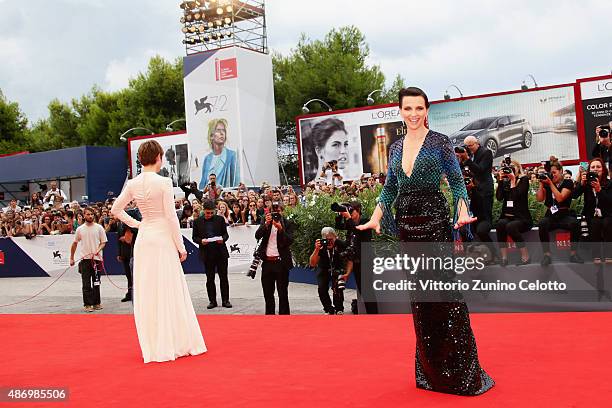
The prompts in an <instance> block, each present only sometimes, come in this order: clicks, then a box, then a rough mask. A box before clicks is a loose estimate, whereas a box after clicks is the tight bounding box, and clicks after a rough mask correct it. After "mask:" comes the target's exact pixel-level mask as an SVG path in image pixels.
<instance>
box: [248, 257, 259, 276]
mask: <svg viewBox="0 0 612 408" xmlns="http://www.w3.org/2000/svg"><path fill="white" fill-rule="evenodd" d="M260 263H261V258H260V257H259V255H257V254H255V256H254V257H253V262H251V266H249V271H248V272H247V274H246V275H247V276H248V277H249V278H251V279H255V275H256V274H257V268H258V267H259V264H260Z"/></svg>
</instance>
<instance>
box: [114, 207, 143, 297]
mask: <svg viewBox="0 0 612 408" xmlns="http://www.w3.org/2000/svg"><path fill="white" fill-rule="evenodd" d="M129 207H130V208H129V209H127V210H125V212H126V213H128V215H129V216H130V217H132V218H134V219H136V220H138V221H141V220H142V215H141V214H140V211H139V210H138V208H136V207H133V203H131V204H130V206H129ZM128 231H129V232H130V233H128ZM128 235H131V237H129V238H128ZM137 235H138V228H130V227H128V226H127V225H126V224H124V223H122V222H121V221H119V222H118V223H117V246H118V248H117V252H118V254H117V261H119V262H121V265H123V271H124V272H125V276H126V278H127V281H128V289H127V293H126V294H125V297H124V298H123V299H121V301H122V302H129V301H131V300H132V287H133V284H134V279H133V276H132V266H133V262H132V258H133V257H134V244H135V243H136V236H137ZM128 241H129V242H128Z"/></svg>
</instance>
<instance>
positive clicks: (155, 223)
mask: <svg viewBox="0 0 612 408" xmlns="http://www.w3.org/2000/svg"><path fill="white" fill-rule="evenodd" d="M132 200H135V201H136V203H137V205H138V209H139V210H140V213H141V214H142V221H141V222H139V221H137V220H135V219H134V218H132V217H130V216H129V215H128V214H127V213H126V212H125V211H124V208H125V207H126V206H127V204H128V203H129V202H130V201H132ZM111 212H112V213H113V214H114V215H116V216H117V217H118V218H119V219H120V220H121V221H123V222H124V223H126V224H127V225H129V226H130V227H138V235H137V238H136V243H135V245H134V270H133V272H134V288H133V291H134V293H133V299H134V320H135V322H136V331H137V333H138V341H139V342H140V348H141V349H142V356H143V358H144V362H145V363H148V362H150V361H168V360H175V359H176V358H177V357H181V356H185V355H197V354H201V353H204V352H205V351H206V345H205V344H204V338H203V337H202V332H201V331H200V326H199V324H198V320H197V317H196V314H195V311H194V309H193V304H192V303H191V296H190V295H189V289H188V287H187V282H186V280H185V275H184V273H183V267H182V266H181V262H180V260H179V255H178V252H179V251H181V252H183V251H185V246H184V244H183V237H182V235H181V232H180V229H179V222H178V218H177V216H176V212H175V209H174V193H173V189H172V181H171V180H170V179H169V178H166V177H162V176H159V175H157V174H155V173H152V172H143V173H141V174H140V175H138V176H137V177H135V178H134V179H132V180H130V181H128V183H127V184H126V186H125V188H124V189H123V191H122V192H121V195H119V197H118V198H117V200H115V203H114V204H113V207H112V210H111Z"/></svg>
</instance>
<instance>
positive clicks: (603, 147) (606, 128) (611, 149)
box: [591, 122, 612, 170]
mask: <svg viewBox="0 0 612 408" xmlns="http://www.w3.org/2000/svg"><path fill="white" fill-rule="evenodd" d="M610 124H612V122H610V123H608V124H607V125H601V126H597V127H596V128H595V139H596V141H597V144H596V145H595V146H594V147H593V151H592V152H591V155H592V156H593V158H600V159H601V160H602V161H603V162H604V163H606V164H607V165H608V170H612V146H611V145H612V142H611V141H610Z"/></svg>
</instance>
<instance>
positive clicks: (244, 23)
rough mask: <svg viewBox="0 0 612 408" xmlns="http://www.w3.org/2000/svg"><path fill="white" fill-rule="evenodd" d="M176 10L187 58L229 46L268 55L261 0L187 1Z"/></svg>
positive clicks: (264, 15)
mask: <svg viewBox="0 0 612 408" xmlns="http://www.w3.org/2000/svg"><path fill="white" fill-rule="evenodd" d="M180 7H181V9H182V10H183V15H182V16H181V18H180V21H181V23H182V25H183V27H182V31H183V34H185V38H184V39H183V44H185V52H186V54H187V55H190V54H194V53H198V52H202V51H207V50H213V49H218V48H224V47H230V46H239V47H242V48H247V49H250V50H253V51H258V52H261V53H264V54H267V53H268V40H267V36H266V14H265V5H264V1H263V0H259V1H257V0H243V1H238V0H209V1H204V0H189V1H183V2H181V4H180Z"/></svg>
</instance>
